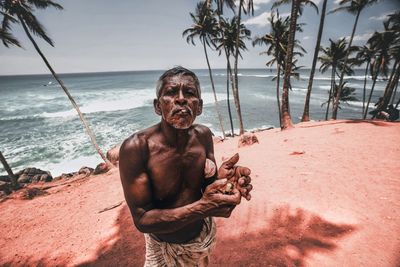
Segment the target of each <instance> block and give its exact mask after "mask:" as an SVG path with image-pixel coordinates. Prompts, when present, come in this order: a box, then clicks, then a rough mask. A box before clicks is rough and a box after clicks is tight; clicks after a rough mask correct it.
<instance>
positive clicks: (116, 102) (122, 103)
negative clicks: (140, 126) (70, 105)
mask: <svg viewBox="0 0 400 267" xmlns="http://www.w3.org/2000/svg"><path fill="white" fill-rule="evenodd" d="M104 98H107V97H106V96H105V97H104ZM104 98H101V97H100V96H99V97H97V98H95V99H94V100H89V101H87V103H85V104H84V105H82V106H81V107H80V110H81V111H82V113H85V114H88V113H96V112H108V111H118V110H128V109H133V108H138V107H142V106H147V105H151V103H152V101H153V98H154V90H150V89H144V90H137V91H130V92H129V93H125V94H122V95H119V96H118V98H116V96H115V95H114V96H112V98H114V99H104ZM76 114H77V113H76V110H75V109H70V110H66V111H60V112H51V113H50V112H44V113H42V114H41V116H42V117H45V118H57V117H70V116H76Z"/></svg>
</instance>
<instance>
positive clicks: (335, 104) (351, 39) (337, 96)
mask: <svg viewBox="0 0 400 267" xmlns="http://www.w3.org/2000/svg"><path fill="white" fill-rule="evenodd" d="M360 13H361V10H360V11H358V12H357V15H356V20H355V22H354V26H353V31H352V33H351V37H350V41H349V46H348V48H347V52H346V56H345V58H344V61H343V70H342V73H341V74H340V80H339V87H338V90H337V92H336V95H335V100H334V102H333V112H332V119H334V120H336V117H337V112H338V108H339V100H340V95H341V94H342V88H343V87H344V86H343V78H344V73H345V69H346V65H347V61H348V59H349V55H350V47H351V44H352V43H353V38H354V34H355V32H356V28H357V23H358V18H359V17H360ZM366 109H368V106H367V107H366Z"/></svg>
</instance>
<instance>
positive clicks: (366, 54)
mask: <svg viewBox="0 0 400 267" xmlns="http://www.w3.org/2000/svg"><path fill="white" fill-rule="evenodd" d="M356 49H357V50H356V51H357V54H356V61H357V63H358V64H359V65H362V64H364V63H365V64H366V65H365V73H364V86H363V104H362V112H361V114H362V116H363V115H364V111H365V95H366V85H367V78H368V70H369V67H370V65H371V63H372V60H373V57H374V54H375V51H374V50H373V49H372V48H371V46H370V45H368V44H367V45H364V46H358V47H357V48H356Z"/></svg>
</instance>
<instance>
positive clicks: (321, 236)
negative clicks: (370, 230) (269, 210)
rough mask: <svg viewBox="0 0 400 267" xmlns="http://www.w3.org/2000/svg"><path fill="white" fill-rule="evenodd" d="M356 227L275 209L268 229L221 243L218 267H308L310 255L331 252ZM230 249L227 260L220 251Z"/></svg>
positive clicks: (218, 248)
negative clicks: (307, 261)
mask: <svg viewBox="0 0 400 267" xmlns="http://www.w3.org/2000/svg"><path fill="white" fill-rule="evenodd" d="M355 229H356V228H355V227H354V226H352V225H348V224H334V223H331V222H328V221H327V220H324V219H322V218H321V217H319V216H317V215H315V214H311V213H309V212H306V211H304V210H302V209H297V210H296V211H295V212H294V214H291V212H290V209H289V207H288V206H284V207H279V208H276V209H274V212H273V215H272V218H271V219H270V220H269V221H268V226H267V228H265V229H264V230H262V231H260V232H258V233H257V234H245V233H244V234H242V235H241V236H239V237H235V238H231V239H230V238H227V239H223V240H218V244H217V249H216V252H215V253H214V254H215V258H214V259H213V265H215V266H222V265H224V266H227V265H231V266H305V261H306V258H307V256H309V255H310V254H311V253H328V252H331V251H333V250H335V249H336V248H337V247H338V241H337V240H338V239H339V238H342V237H344V236H345V235H348V234H350V233H351V232H352V231H354V230H355ZM222 250H224V251H226V250H228V251H229V253H224V254H225V255H230V256H228V258H226V256H225V257H220V256H218V254H217V253H219V251H222Z"/></svg>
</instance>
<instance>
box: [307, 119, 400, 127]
mask: <svg viewBox="0 0 400 267" xmlns="http://www.w3.org/2000/svg"><path fill="white" fill-rule="evenodd" d="M320 122H321V123H320V124H318V122H316V123H314V124H312V125H301V124H300V125H299V128H314V127H321V126H325V125H327V124H328V125H334V124H344V123H369V124H372V125H375V126H392V124H393V123H399V122H396V121H394V122H386V121H382V120H362V119H346V120H338V121H335V120H328V121H320Z"/></svg>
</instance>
